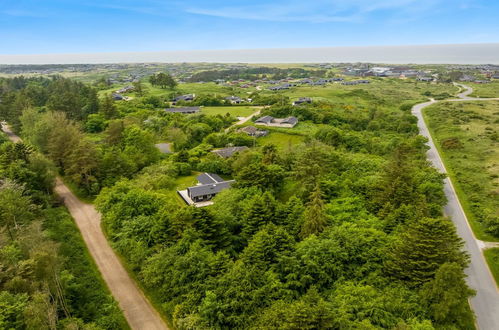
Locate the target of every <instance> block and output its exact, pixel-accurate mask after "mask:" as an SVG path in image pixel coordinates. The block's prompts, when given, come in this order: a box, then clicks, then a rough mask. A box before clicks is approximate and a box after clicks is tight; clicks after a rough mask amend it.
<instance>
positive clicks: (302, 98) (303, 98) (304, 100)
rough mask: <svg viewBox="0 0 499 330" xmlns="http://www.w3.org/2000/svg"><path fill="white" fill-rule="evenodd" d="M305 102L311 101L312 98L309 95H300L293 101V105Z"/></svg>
mask: <svg viewBox="0 0 499 330" xmlns="http://www.w3.org/2000/svg"><path fill="white" fill-rule="evenodd" d="M305 103H308V104H310V103H312V99H311V98H310V97H300V98H299V99H298V100H296V101H294V102H293V105H301V104H305Z"/></svg>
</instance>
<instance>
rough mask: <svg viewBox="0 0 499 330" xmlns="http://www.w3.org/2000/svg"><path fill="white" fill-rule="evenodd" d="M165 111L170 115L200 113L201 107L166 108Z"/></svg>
mask: <svg viewBox="0 0 499 330" xmlns="http://www.w3.org/2000/svg"><path fill="white" fill-rule="evenodd" d="M165 111H166V112H170V113H177V112H178V113H192V112H199V107H183V108H166V109H165Z"/></svg>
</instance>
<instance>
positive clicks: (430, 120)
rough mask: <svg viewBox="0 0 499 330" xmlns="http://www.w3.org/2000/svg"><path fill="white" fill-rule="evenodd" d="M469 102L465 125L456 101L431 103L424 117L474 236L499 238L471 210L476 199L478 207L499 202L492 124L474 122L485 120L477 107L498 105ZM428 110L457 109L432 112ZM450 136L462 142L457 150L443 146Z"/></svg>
mask: <svg viewBox="0 0 499 330" xmlns="http://www.w3.org/2000/svg"><path fill="white" fill-rule="evenodd" d="M470 104H471V105H464V107H465V109H466V110H463V111H464V113H465V114H466V117H465V118H466V120H465V124H464V125H463V124H462V123H460V122H459V124H456V121H459V120H462V118H461V117H462V116H463V115H462V113H459V112H458V110H459V109H460V108H457V110H456V109H454V108H452V107H459V106H460V105H455V104H443V105H442V104H438V105H436V106H437V107H440V109H439V108H435V105H434V106H431V107H428V108H426V109H424V110H423V117H424V119H425V122H426V123H427V126H428V129H429V131H430V133H431V135H432V137H433V140H434V142H435V146H436V148H437V150H438V152H439V154H440V156H441V158H442V161H443V163H444V165H445V167H446V169H447V173H448V175H449V177H450V179H451V180H452V183H453V185H454V188H455V190H456V193H457V195H458V198H459V200H460V202H461V205H462V207H463V209H464V212H465V214H466V216H467V218H468V220H469V223H470V226H471V228H472V230H473V232H474V234H475V236H476V237H477V238H478V239H480V240H484V241H490V242H497V241H499V238H498V237H495V236H494V235H492V234H489V233H487V232H486V231H485V228H484V225H483V224H482V223H481V222H480V221H479V220H480V219H479V218H477V215H476V214H475V212H473V210H472V208H473V206H472V205H473V204H472V203H475V204H474V208H475V209H484V208H490V209H494V208H495V207H497V202H494V197H493V191H494V189H495V190H497V184H496V183H495V182H494V179H493V177H494V175H493V173H492V174H489V172H491V171H492V172H494V171H495V170H494V166H495V164H496V156H495V154H494V149H495V147H494V143H493V142H492V143H491V142H490V141H489V140H488V139H489V138H488V137H487V134H488V133H487V127H489V126H491V125H493V124H492V123H488V122H486V123H482V122H480V123H479V124H477V123H476V122H475V121H478V120H480V121H483V118H485V117H479V114H477V113H475V111H478V110H481V111H484V110H483V109H482V108H485V109H488V108H487V106H490V107H495V105H486V106H484V107H482V106H480V105H476V104H475V102H474V103H470ZM448 108H449V109H448ZM442 109H444V110H442ZM492 109H493V108H492ZM428 111H454V112H453V113H447V112H445V113H443V112H442V113H439V114H435V113H433V114H431V115H430V114H429V113H428ZM492 111H493V110H492ZM439 116H440V117H439ZM477 118H479V119H477ZM485 119H487V120H489V119H488V118H485ZM451 120H452V122H451ZM490 121H491V120H489V122H490ZM449 139H456V141H458V142H459V143H460V144H461V146H460V147H459V148H458V149H456V150H453V149H449V150H443V148H442V143H444V142H445V141H449Z"/></svg>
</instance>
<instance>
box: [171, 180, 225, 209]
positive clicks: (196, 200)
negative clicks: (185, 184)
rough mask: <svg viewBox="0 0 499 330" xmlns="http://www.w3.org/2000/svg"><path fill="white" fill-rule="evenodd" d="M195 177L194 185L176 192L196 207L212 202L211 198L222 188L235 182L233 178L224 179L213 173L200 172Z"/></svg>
mask: <svg viewBox="0 0 499 330" xmlns="http://www.w3.org/2000/svg"><path fill="white" fill-rule="evenodd" d="M196 179H197V180H198V184H197V185H196V186H192V187H189V188H187V189H186V190H180V191H177V192H178V194H179V195H180V196H181V197H182V199H183V200H184V201H185V202H186V203H187V204H189V205H195V206H197V207H201V206H207V205H211V204H213V202H211V199H212V198H213V197H215V196H216V195H217V194H218V193H219V192H221V191H222V190H225V189H227V188H230V186H231V185H232V184H233V183H234V182H235V181H234V180H228V181H225V180H224V179H222V178H221V177H220V176H218V175H217V174H213V173H203V174H200V175H198V176H197V178H196Z"/></svg>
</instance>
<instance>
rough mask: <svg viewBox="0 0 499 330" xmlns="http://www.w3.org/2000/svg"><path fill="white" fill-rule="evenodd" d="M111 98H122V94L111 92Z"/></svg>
mask: <svg viewBox="0 0 499 330" xmlns="http://www.w3.org/2000/svg"><path fill="white" fill-rule="evenodd" d="M113 99H115V100H123V95H121V94H118V93H113Z"/></svg>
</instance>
